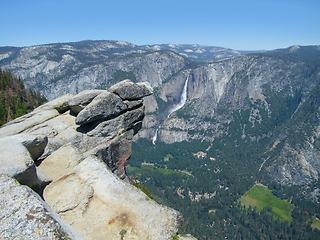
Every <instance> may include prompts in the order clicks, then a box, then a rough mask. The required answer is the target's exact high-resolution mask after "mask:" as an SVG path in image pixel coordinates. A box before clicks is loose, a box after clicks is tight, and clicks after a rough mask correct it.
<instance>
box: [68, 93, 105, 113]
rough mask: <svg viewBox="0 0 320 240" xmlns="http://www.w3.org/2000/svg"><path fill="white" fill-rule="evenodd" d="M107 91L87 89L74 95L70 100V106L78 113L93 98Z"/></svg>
mask: <svg viewBox="0 0 320 240" xmlns="http://www.w3.org/2000/svg"><path fill="white" fill-rule="evenodd" d="M103 92H106V90H85V91H82V92H80V93H78V94H77V95H75V96H74V97H72V98H70V99H69V101H68V104H69V106H70V107H71V109H72V111H74V112H75V113H76V114H78V113H79V112H80V111H82V110H83V109H84V108H85V106H87V105H88V104H89V103H90V102H91V101H92V99H94V98H95V97H96V96H98V95H99V94H100V93H103Z"/></svg>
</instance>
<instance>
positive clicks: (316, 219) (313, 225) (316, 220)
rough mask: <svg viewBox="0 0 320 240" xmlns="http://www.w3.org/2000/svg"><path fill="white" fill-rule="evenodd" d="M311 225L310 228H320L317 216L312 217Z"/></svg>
mask: <svg viewBox="0 0 320 240" xmlns="http://www.w3.org/2000/svg"><path fill="white" fill-rule="evenodd" d="M311 227H312V229H318V230H320V220H319V218H317V217H315V216H313V217H312V224H311Z"/></svg>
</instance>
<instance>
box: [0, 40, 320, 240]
mask: <svg viewBox="0 0 320 240" xmlns="http://www.w3.org/2000/svg"><path fill="white" fill-rule="evenodd" d="M199 48H201V46H200V47H199V46H183V45H170V46H169V45H159V46H136V45H132V44H130V43H125V42H116V41H84V42H78V43H61V44H50V45H42V46H34V47H26V48H8V47H7V48H0V59H1V60H0V66H1V67H3V68H5V69H10V70H11V71H12V72H13V73H14V74H16V75H17V76H20V77H21V78H22V79H24V82H25V84H26V85H27V86H32V87H35V88H37V89H40V91H41V93H43V94H44V95H45V96H46V97H47V98H49V99H53V98H55V97H57V96H60V95H62V94H65V93H69V92H70V93H72V94H75V93H78V92H79V91H81V90H84V89H92V88H100V89H106V88H108V87H109V86H111V85H112V84H113V83H115V82H118V81H120V80H123V79H125V78H128V79H131V80H132V81H134V82H141V81H148V82H150V84H151V86H152V87H153V88H154V95H153V96H150V97H147V98H145V105H146V111H147V115H146V117H145V118H144V122H143V128H142V129H141V131H140V132H139V133H138V134H137V136H136V139H135V140H136V144H133V156H132V158H131V160H130V161H129V164H130V167H129V168H128V171H129V172H130V174H132V177H133V178H135V179H136V180H137V181H140V182H141V183H143V184H144V185H145V186H147V188H148V189H149V190H150V192H151V193H152V194H153V195H154V198H155V199H158V201H164V202H166V203H167V204H168V205H170V206H173V207H175V208H176V209H178V210H179V211H180V212H182V213H183V215H184V216H185V217H186V218H187V224H186V229H187V230H186V232H191V233H192V234H193V235H194V236H197V237H199V238H202V239H212V238H220V237H221V238H224V237H225V236H228V237H230V238H241V237H247V238H248V239H250V238H253V239H254V238H265V239H268V238H270V239H274V238H275V237H277V238H279V236H283V237H284V238H289V239H294V238H296V239H299V237H301V236H302V235H304V234H306V236H310V239H312V236H314V234H318V232H317V230H316V229H317V227H315V226H316V219H317V217H320V216H319V215H318V213H319V212H320V209H319V206H318V205H319V204H318V198H319V195H320V190H319V189H320V187H319V179H318V175H319V171H320V148H319V146H320V144H319V136H320V134H319V129H320V128H319V126H320V122H319V102H320V100H319V97H320V93H319V81H320V47H319V46H292V47H289V48H286V49H278V50H274V51H269V52H260V53H250V54H247V55H241V53H240V52H238V53H235V52H237V51H235V52H234V54H225V55H223V56H222V55H221V54H220V53H219V51H218V48H211V51H209V52H211V53H216V54H217V55H214V56H211V57H210V62H208V61H209V60H208V59H207V57H208V51H204V50H203V49H205V48H204V47H202V48H201V49H202V50H203V54H207V55H206V56H204V55H201V51H202V50H199ZM213 49H215V50H213ZM226 51H227V50H223V51H222V52H226ZM192 52H193V53H195V52H196V53H197V54H198V55H195V54H194V56H197V59H198V60H201V61H193V60H192V58H193V59H195V58H194V57H192V56H191V55H188V54H191V53H192ZM186 53H188V54H187V55H185V54H186ZM219 54H220V56H219ZM219 58H220V60H218V61H217V59H219ZM186 84H187V85H186ZM185 85H186V86H187V87H186V101H185V102H184V105H183V107H182V108H179V110H178V111H176V112H173V113H172V114H168V113H170V112H171V110H172V109H173V108H175V107H176V106H177V105H179V104H180V103H181V95H182V92H183V89H184V86H185ZM168 115H169V116H168ZM156 133H157V135H156ZM155 136H156V138H155ZM153 139H154V140H155V141H154V143H155V145H153V144H152V140H153ZM144 162H145V164H143V163H144ZM171 171H172V172H171ZM177 173H178V174H177ZM255 183H261V184H263V185H265V186H267V187H268V188H269V189H271V190H272V193H273V195H275V196H277V197H278V198H281V199H285V200H286V201H288V202H291V203H292V206H289V209H290V211H289V213H287V214H288V215H290V216H291V217H292V219H291V220H290V218H282V217H278V218H279V219H280V220H279V221H281V224H278V223H274V222H273V223H272V224H275V225H277V226H279V229H278V230H277V231H274V232H271V231H269V230H268V229H269V226H271V225H272V224H271V225H270V221H273V220H272V218H270V219H269V218H267V217H268V216H270V213H269V210H270V209H267V210H268V211H266V212H260V211H257V210H255V212H254V211H253V212H252V214H251V212H250V211H249V212H246V211H244V210H243V209H242V208H241V207H240V208H239V207H238V203H239V201H240V199H241V197H242V196H243V195H244V194H245V193H246V192H247V191H248V190H250V189H251V188H252V187H253V186H254V184H255ZM199 195H201V196H202V197H199ZM182 196H183V197H182ZM196 196H198V198H197V199H199V201H195V198H196ZM204 196H206V197H204ZM210 196H211V197H210ZM253 200H255V199H253ZM189 203H190V204H191V206H192V207H190V208H189V207H187V206H188V204H189ZM243 205H245V204H244V203H243V204H242V205H241V204H240V206H243ZM249 205H250V204H247V206H249ZM183 206H184V207H183ZM250 206H251V205H250ZM252 208H254V207H253V205H252ZM208 209H209V210H213V211H211V212H210V213H213V212H215V214H209V213H208V211H206V210H208ZM265 210H266V209H265ZM246 213H250V214H249V215H246V216H247V217H248V218H249V219H247V218H245V217H244V216H242V215H243V214H246ZM256 213H257V214H256ZM276 214H278V213H277V211H276V210H275V209H272V216H273V218H274V219H277V215H276ZM241 216H242V217H241ZM259 216H261V221H260V220H259V221H256V222H255V224H256V225H255V227H254V226H253V225H252V222H254V219H256V218H259ZM250 219H251V220H250ZM285 221H287V223H285ZM213 223H214V224H213ZM312 224H313V225H312ZM226 226H228V227H226ZM272 226H273V225H272ZM311 226H312V227H311ZM248 229H252V231H248ZM297 229H299V230H297ZM261 231H262V232H261ZM217 234H218V235H217ZM239 236H240V237H239Z"/></svg>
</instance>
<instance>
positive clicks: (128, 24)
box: [0, 0, 320, 50]
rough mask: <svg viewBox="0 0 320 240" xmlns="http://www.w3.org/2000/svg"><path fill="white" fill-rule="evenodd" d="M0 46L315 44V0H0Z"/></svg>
mask: <svg viewBox="0 0 320 240" xmlns="http://www.w3.org/2000/svg"><path fill="white" fill-rule="evenodd" d="M0 31H1V32H0V46H31V45H39V44H47V43H56V42H74V41H81V40H122V41H127V42H130V43H133V44H137V45H144V44H161V43H176V44H200V45H209V46H220V47H226V48H232V49H236V50H260V49H264V50H271V49H276V48H285V47H289V46H291V45H320V0H161V1H159V0H148V1H147V0H112V1H110V0H104V1H103V0H89V1H84V0H0Z"/></svg>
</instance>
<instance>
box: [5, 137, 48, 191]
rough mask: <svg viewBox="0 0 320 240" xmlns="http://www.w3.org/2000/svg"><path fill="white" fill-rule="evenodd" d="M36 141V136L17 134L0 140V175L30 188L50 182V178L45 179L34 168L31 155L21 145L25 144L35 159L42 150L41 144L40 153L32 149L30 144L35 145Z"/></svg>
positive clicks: (37, 138)
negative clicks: (14, 179)
mask: <svg viewBox="0 0 320 240" xmlns="http://www.w3.org/2000/svg"><path fill="white" fill-rule="evenodd" d="M40 139H41V138H40ZM38 140H39V137H38V136H35V135H31V134H19V135H15V136H8V137H3V138H0V152H1V157H0V173H3V174H8V175H9V176H11V177H14V178H16V179H17V180H18V181H19V182H21V183H22V184H26V185H28V186H30V187H32V186H35V185H43V184H45V183H48V182H49V181H51V179H50V178H48V177H46V176H45V175H44V174H43V173H41V171H40V170H38V169H37V168H36V166H35V164H34V162H33V159H32V154H30V153H29V151H28V149H27V148H26V147H25V146H24V145H23V143H25V144H26V145H27V146H28V147H29V148H30V149H32V151H33V155H34V156H33V157H35V156H36V155H37V154H38V153H39V152H41V151H42V150H43V148H44V146H43V144H40V145H42V146H41V148H40V151H39V149H37V150H35V149H36V148H35V147H32V146H34V144H32V143H37V142H38ZM41 149H42V150H41Z"/></svg>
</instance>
